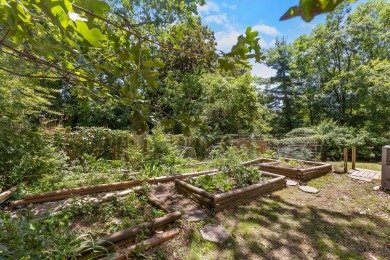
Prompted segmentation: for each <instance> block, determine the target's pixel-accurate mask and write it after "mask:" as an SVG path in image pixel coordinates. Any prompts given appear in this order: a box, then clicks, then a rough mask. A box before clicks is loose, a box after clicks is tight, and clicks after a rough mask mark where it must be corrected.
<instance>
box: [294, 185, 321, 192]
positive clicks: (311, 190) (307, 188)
mask: <svg viewBox="0 0 390 260" xmlns="http://www.w3.org/2000/svg"><path fill="white" fill-rule="evenodd" d="M299 189H300V190H301V191H304V192H307V193H313V194H317V193H318V192H320V191H319V190H317V189H316V188H313V187H310V186H299Z"/></svg>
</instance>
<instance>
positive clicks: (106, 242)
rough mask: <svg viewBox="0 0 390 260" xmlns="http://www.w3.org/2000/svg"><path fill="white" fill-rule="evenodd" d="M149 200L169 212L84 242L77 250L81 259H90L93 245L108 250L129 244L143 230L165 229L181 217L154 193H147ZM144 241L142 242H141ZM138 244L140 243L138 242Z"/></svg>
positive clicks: (178, 212) (180, 214)
mask: <svg viewBox="0 0 390 260" xmlns="http://www.w3.org/2000/svg"><path fill="white" fill-rule="evenodd" d="M136 192H143V190H138V191H136ZM146 196H147V198H148V200H149V202H150V203H151V204H153V205H154V206H156V207H158V208H160V209H162V210H164V211H165V212H167V213H168V214H167V215H165V216H163V217H160V218H155V219H153V220H152V221H149V222H144V223H141V224H138V225H135V226H133V227H130V228H127V229H123V230H121V231H118V232H115V233H113V234H111V235H109V236H107V237H104V238H101V239H99V240H97V241H95V242H94V243H93V244H92V242H91V241H88V242H84V243H83V244H81V245H80V247H79V248H78V249H77V250H76V253H77V254H80V255H81V257H80V258H81V259H88V255H89V254H91V251H92V249H93V248H92V246H98V247H104V248H107V250H112V249H113V248H114V247H116V246H123V245H127V244H128V243H130V242H132V241H134V240H135V238H136V237H137V236H138V235H139V234H141V232H143V233H144V232H145V230H147V231H148V234H151V233H152V232H153V231H155V230H157V229H164V228H166V227H167V226H169V225H170V224H172V223H173V222H174V221H176V220H178V219H180V218H181V216H182V213H181V212H180V211H174V210H173V209H172V208H171V207H169V206H168V205H166V204H165V203H164V202H162V201H160V200H159V199H157V198H156V197H154V196H153V195H152V194H147V195H146ZM141 243H142V242H141ZM137 245H138V244H137Z"/></svg>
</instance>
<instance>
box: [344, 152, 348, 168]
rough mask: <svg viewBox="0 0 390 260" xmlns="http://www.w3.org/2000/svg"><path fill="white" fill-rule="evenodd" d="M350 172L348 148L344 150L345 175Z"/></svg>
mask: <svg viewBox="0 0 390 260" xmlns="http://www.w3.org/2000/svg"><path fill="white" fill-rule="evenodd" d="M347 172H348V148H344V173H347Z"/></svg>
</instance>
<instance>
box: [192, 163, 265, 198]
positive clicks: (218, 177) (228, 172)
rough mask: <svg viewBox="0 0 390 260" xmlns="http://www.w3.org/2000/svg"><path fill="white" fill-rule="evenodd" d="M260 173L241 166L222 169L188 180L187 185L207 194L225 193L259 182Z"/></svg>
mask: <svg viewBox="0 0 390 260" xmlns="http://www.w3.org/2000/svg"><path fill="white" fill-rule="evenodd" d="M261 176H262V174H261V172H260V171H259V170H257V169H255V168H252V167H249V168H247V167H244V166H242V165H238V166H235V167H233V168H231V169H230V168H224V170H223V171H222V172H221V173H217V174H214V175H204V176H200V177H196V178H189V183H190V184H191V185H194V186H196V187H199V188H202V189H204V190H206V191H208V192H211V193H213V192H216V191H222V192H227V191H229V190H232V189H233V188H242V187H246V186H249V185H252V184H255V183H258V182H259V181H260V180H261Z"/></svg>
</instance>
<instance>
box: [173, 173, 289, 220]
mask: <svg viewBox="0 0 390 260" xmlns="http://www.w3.org/2000/svg"><path fill="white" fill-rule="evenodd" d="M262 175H263V176H265V177H271V178H272V179H270V180H268V181H266V182H265V183H258V184H253V185H250V186H247V187H244V188H239V189H235V190H231V191H228V192H224V193H220V194H211V193H209V192H207V191H205V190H203V189H200V188H197V187H195V186H193V185H191V184H188V183H187V182H184V181H181V180H175V187H176V190H177V191H178V192H179V193H181V194H183V195H185V196H187V197H190V198H192V199H193V200H195V201H197V202H198V203H199V204H201V205H203V206H205V207H206V208H209V209H211V210H214V212H218V211H222V210H224V209H227V208H232V207H235V206H237V205H241V204H242V203H245V202H248V201H250V200H253V199H256V198H257V197H259V196H260V195H264V194H267V193H271V192H273V191H276V190H279V189H282V188H284V187H286V177H285V176H280V175H277V174H272V173H268V172H263V173H262Z"/></svg>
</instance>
